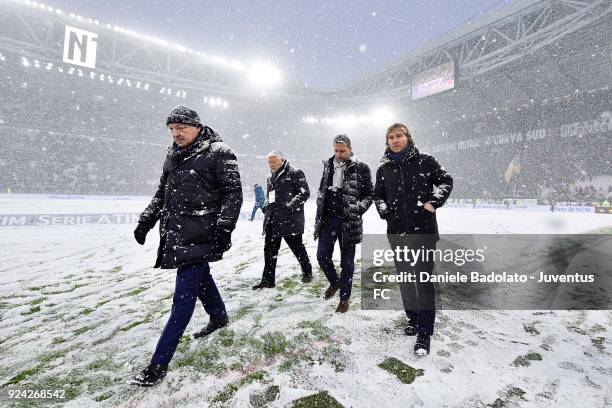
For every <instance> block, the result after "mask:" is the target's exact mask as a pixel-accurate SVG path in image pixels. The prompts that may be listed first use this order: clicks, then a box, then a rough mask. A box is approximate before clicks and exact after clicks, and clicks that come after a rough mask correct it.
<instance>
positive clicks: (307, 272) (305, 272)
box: [302, 264, 312, 283]
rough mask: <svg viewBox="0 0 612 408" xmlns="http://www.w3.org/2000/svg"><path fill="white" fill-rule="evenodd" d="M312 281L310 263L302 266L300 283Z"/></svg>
mask: <svg viewBox="0 0 612 408" xmlns="http://www.w3.org/2000/svg"><path fill="white" fill-rule="evenodd" d="M308 282H312V265H310V264H308V265H304V266H303V267H302V283H308Z"/></svg>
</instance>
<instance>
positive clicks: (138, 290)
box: [120, 288, 149, 297]
mask: <svg viewBox="0 0 612 408" xmlns="http://www.w3.org/2000/svg"><path fill="white" fill-rule="evenodd" d="M147 289H149V288H136V289H134V290H131V291H129V292H128V293H126V294H124V295H122V296H120V297H127V296H136V295H137V294H139V293H142V292H144V291H145V290H147Z"/></svg>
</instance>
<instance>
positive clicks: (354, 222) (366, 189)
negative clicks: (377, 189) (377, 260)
mask: <svg viewBox="0 0 612 408" xmlns="http://www.w3.org/2000/svg"><path fill="white" fill-rule="evenodd" d="M333 171H334V157H333V156H332V157H331V158H330V159H329V160H327V161H324V162H323V176H322V177H321V183H320V185H319V193H318V194H317V217H316V221H315V229H314V239H315V240H316V239H317V238H319V231H320V230H321V225H322V223H323V215H324V212H325V208H324V207H325V196H326V195H327V193H328V186H329V185H330V183H329V181H330V180H331V177H332V175H333ZM373 190H374V187H373V186H372V174H371V172H370V168H369V167H368V165H367V164H366V163H364V162H362V161H359V160H358V159H357V157H355V156H354V155H353V156H351V157H350V158H349V159H348V160H347V162H346V167H345V169H344V179H343V181H342V243H343V244H346V245H351V244H358V243H360V242H361V240H362V239H363V220H362V215H363V214H364V213H365V212H366V211H368V208H370V205H372V197H373Z"/></svg>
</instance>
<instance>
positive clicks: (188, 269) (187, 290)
mask: <svg viewBox="0 0 612 408" xmlns="http://www.w3.org/2000/svg"><path fill="white" fill-rule="evenodd" d="M197 299H200V301H201V302H202V305H203V306H204V310H205V311H206V313H208V314H209V315H210V320H221V319H224V318H226V317H227V312H226V311H225V304H224V303H223V299H222V298H221V294H220V293H219V290H218V289H217V285H215V281H214V280H213V277H212V275H211V274H210V268H209V266H208V263H203V264H199V265H188V266H183V267H180V268H179V269H178V271H177V273H176V288H175V290H174V299H173V300H172V310H171V311H170V318H169V319H168V323H166V327H165V328H164V331H163V332H162V335H161V337H160V338H159V341H158V342H157V347H156V348H155V353H154V354H153V358H151V363H152V364H168V363H170V360H172V356H173V355H174V352H175V351H176V347H177V346H178V343H179V340H180V339H181V336H182V335H183V332H184V331H185V328H186V327H187V324H189V320H191V315H192V314H193V310H194V309H195V304H196V300H197Z"/></svg>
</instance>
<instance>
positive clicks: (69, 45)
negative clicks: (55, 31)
mask: <svg viewBox="0 0 612 408" xmlns="http://www.w3.org/2000/svg"><path fill="white" fill-rule="evenodd" d="M97 49H98V34H96V33H92V32H91V31H85V30H81V29H78V28H74V27H70V26H66V32H65V33H64V58H63V60H64V62H66V63H68V64H74V65H79V66H81V67H86V68H91V69H95V68H96V51H97Z"/></svg>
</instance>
